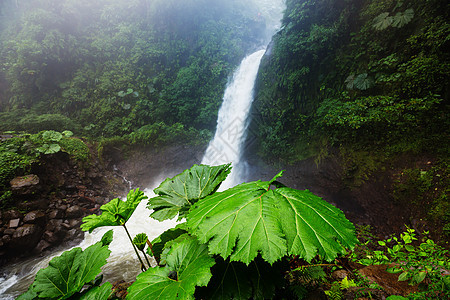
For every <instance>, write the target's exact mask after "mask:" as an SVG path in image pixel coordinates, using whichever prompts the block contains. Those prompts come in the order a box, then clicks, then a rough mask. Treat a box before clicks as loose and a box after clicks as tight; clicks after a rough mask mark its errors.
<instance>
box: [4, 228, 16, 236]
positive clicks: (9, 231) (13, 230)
mask: <svg viewBox="0 0 450 300" xmlns="http://www.w3.org/2000/svg"><path fill="white" fill-rule="evenodd" d="M15 231H16V230H15V229H13V228H8V229H5V231H4V232H3V234H4V235H13V234H14V232H15Z"/></svg>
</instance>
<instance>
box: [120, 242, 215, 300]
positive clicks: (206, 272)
mask: <svg viewBox="0 0 450 300" xmlns="http://www.w3.org/2000/svg"><path fill="white" fill-rule="evenodd" d="M174 241H177V242H175V243H173V244H172V247H171V249H170V251H169V252H168V253H167V256H166V257H165V260H166V266H165V267H155V268H150V269H148V270H147V271H145V272H144V273H142V274H140V275H139V276H138V277H137V278H136V281H135V282H134V283H133V284H132V285H131V286H130V287H129V288H128V296H127V299H130V300H133V299H139V300H140V299H155V300H157V299H164V300H165V299H194V296H193V295H194V292H195V287H196V286H206V285H207V284H208V282H209V280H210V278H211V271H210V268H211V267H212V266H213V265H214V264H215V261H214V258H212V257H211V256H210V255H209V254H208V249H207V247H206V246H205V245H201V244H199V243H198V241H197V239H196V238H194V237H190V236H188V235H184V236H180V237H179V238H178V239H176V240H174Z"/></svg>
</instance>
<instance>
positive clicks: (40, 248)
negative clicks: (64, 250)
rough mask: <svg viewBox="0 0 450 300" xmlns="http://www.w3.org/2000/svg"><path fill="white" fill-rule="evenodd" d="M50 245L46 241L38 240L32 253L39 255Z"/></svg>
mask: <svg viewBox="0 0 450 300" xmlns="http://www.w3.org/2000/svg"><path fill="white" fill-rule="evenodd" d="M50 246H51V245H50V243H49V242H47V241H46V240H40V241H39V243H38V244H37V245H36V247H35V248H34V252H36V253H41V252H42V251H44V250H45V249H47V248H49V247H50Z"/></svg>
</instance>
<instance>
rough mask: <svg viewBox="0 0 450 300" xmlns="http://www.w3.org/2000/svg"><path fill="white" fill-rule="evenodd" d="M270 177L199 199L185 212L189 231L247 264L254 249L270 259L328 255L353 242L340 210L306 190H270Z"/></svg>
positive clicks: (213, 248)
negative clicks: (265, 180)
mask: <svg viewBox="0 0 450 300" xmlns="http://www.w3.org/2000/svg"><path fill="white" fill-rule="evenodd" d="M279 175H280V174H279ZM279 175H277V177H278V176H279ZM274 179H275V178H274ZM274 179H273V180H272V181H267V182H262V181H255V182H249V183H243V184H240V185H238V186H235V187H233V188H231V189H228V190H226V191H224V192H218V193H215V194H213V195H210V196H208V197H205V198H204V199H201V200H200V201H199V202H198V203H197V204H196V205H195V206H194V207H193V208H192V209H191V211H190V213H189V215H188V217H187V224H188V227H189V232H191V233H193V234H194V235H196V236H197V237H198V238H199V240H200V242H202V243H208V245H209V251H210V253H211V254H219V255H220V256H222V257H223V258H225V259H226V258H228V257H230V260H231V261H242V262H244V263H246V264H248V263H250V262H251V261H252V260H253V259H254V258H255V257H256V256H257V255H258V253H261V256H262V258H263V259H264V260H266V261H267V262H269V263H273V262H275V261H276V260H278V259H280V258H282V257H283V256H285V255H299V256H300V257H302V258H304V259H306V260H307V261H311V259H312V258H314V257H315V256H316V255H320V256H322V257H323V258H325V259H326V260H328V261H331V260H333V259H334V258H335V257H336V256H337V254H338V253H344V252H345V248H344V247H348V248H353V247H354V246H355V244H356V243H357V239H356V236H355V230H354V226H353V224H352V223H350V221H348V220H347V219H346V218H345V216H344V214H343V213H342V211H341V210H339V209H338V208H336V207H334V206H333V205H331V204H329V203H327V202H325V201H324V200H322V199H321V198H319V197H317V196H315V195H314V194H312V193H311V192H309V191H307V190H305V191H299V190H295V189H291V188H287V187H280V188H276V189H272V190H271V189H270V185H271V183H272V182H273V181H274Z"/></svg>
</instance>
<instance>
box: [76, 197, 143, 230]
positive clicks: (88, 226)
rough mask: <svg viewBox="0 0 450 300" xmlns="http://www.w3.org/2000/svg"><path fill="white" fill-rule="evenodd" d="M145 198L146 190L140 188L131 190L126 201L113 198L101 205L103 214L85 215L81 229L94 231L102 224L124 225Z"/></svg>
mask: <svg viewBox="0 0 450 300" xmlns="http://www.w3.org/2000/svg"><path fill="white" fill-rule="evenodd" d="M144 199H147V196H145V195H144V192H142V191H140V190H139V189H135V190H131V191H130V192H129V193H128V195H127V200H126V201H122V200H120V199H119V198H116V199H113V200H111V201H110V202H108V203H106V204H104V205H102V206H101V207H100V209H101V210H102V211H103V212H102V214H101V215H99V216H97V215H90V216H86V217H84V218H83V224H82V225H81V230H83V231H89V232H92V230H94V229H95V228H97V227H102V226H123V225H124V224H125V223H126V222H127V221H128V219H129V218H130V217H131V215H132V214H133V212H134V210H135V209H136V207H137V206H138V204H139V203H140V202H141V201H142V200H144Z"/></svg>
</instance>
